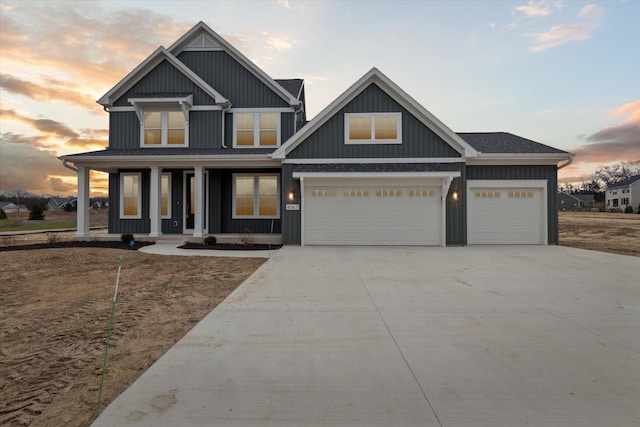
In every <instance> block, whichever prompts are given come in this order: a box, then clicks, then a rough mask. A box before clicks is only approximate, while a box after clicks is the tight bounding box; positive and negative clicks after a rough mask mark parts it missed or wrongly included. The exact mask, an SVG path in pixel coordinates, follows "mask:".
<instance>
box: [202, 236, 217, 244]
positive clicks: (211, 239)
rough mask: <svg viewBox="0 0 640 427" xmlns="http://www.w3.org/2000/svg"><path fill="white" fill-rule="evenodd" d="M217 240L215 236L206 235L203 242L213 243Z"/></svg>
mask: <svg viewBox="0 0 640 427" xmlns="http://www.w3.org/2000/svg"><path fill="white" fill-rule="evenodd" d="M217 241H218V240H217V239H216V236H207V237H205V239H204V244H205V245H215V244H216V242H217Z"/></svg>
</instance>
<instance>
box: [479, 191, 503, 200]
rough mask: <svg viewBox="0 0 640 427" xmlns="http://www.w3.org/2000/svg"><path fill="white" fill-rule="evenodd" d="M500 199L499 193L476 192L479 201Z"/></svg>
mask: <svg viewBox="0 0 640 427" xmlns="http://www.w3.org/2000/svg"><path fill="white" fill-rule="evenodd" d="M498 197H500V192H499V191H476V198H479V199H487V198H489V199H494V198H498Z"/></svg>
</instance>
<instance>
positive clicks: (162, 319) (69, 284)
mask: <svg viewBox="0 0 640 427" xmlns="http://www.w3.org/2000/svg"><path fill="white" fill-rule="evenodd" d="M120 255H123V256H124V258H123V264H122V272H121V276H120V288H119V291H118V300H117V304H116V311H115V320H114V324H113V335H112V339H111V348H110V350H109V358H108V368H107V374H106V378H105V384H104V391H103V404H102V409H104V408H105V407H106V405H108V404H109V403H110V402H111V401H112V400H113V399H114V398H115V397H116V396H118V395H119V394H120V393H122V391H124V390H125V388H126V387H127V386H128V385H129V384H131V383H132V382H133V381H134V380H135V379H136V378H138V377H139V376H140V375H141V374H142V373H143V372H144V371H145V370H146V369H147V368H148V367H149V366H150V365H151V364H152V363H153V362H154V361H155V360H157V359H158V358H159V357H160V356H161V355H162V354H164V353H165V352H166V351H167V350H168V349H169V348H170V347H171V346H172V345H173V344H174V343H175V342H177V341H178V340H179V339H180V338H181V337H182V336H183V335H184V334H185V333H186V332H187V331H189V330H190V329H191V328H192V327H193V326H194V325H195V324H196V323H197V322H198V321H199V320H200V319H202V318H203V317H204V316H205V315H206V314H207V313H209V312H210V311H211V310H212V309H213V308H214V307H215V306H216V305H218V304H219V303H220V302H221V301H222V300H223V299H224V298H225V297H226V296H227V295H228V294H229V293H231V292H232V291H233V290H234V289H235V288H236V287H237V286H238V285H239V284H240V283H242V282H243V281H244V280H245V278H247V277H248V276H249V275H250V274H251V273H252V272H254V271H255V270H256V269H257V268H258V267H259V266H260V265H261V264H262V263H263V262H264V259H256V258H209V257H166V256H160V255H149V254H144V253H141V252H137V251H131V250H119V249H102V248H71V249H39V250H27V251H9V252H2V253H0V256H1V257H2V262H1V263H0V304H1V306H2V310H0V343H1V345H0V425H3V426H4V425H8V426H52V425H74V426H86V425H89V424H90V423H91V422H92V421H93V419H94V417H95V412H96V405H97V401H98V387H99V385H100V373H101V370H102V363H103V357H104V349H105V345H104V343H105V340H106V337H107V329H108V324H109V314H110V312H111V302H112V298H113V291H114V286H115V280H116V273H117V267H118V257H119V256H120Z"/></svg>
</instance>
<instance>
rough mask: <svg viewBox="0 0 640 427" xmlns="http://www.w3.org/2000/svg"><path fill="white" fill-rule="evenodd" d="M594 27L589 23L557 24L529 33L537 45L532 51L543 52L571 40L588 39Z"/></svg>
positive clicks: (532, 47)
mask: <svg viewBox="0 0 640 427" xmlns="http://www.w3.org/2000/svg"><path fill="white" fill-rule="evenodd" d="M592 30H593V28H591V27H590V26H587V25H579V24H576V25H556V26H554V27H551V29H550V30H549V31H547V32H544V33H529V34H527V35H528V36H529V37H531V38H533V40H534V42H535V45H534V46H531V47H530V48H529V50H530V51H531V52H536V53H537V52H542V51H545V50H547V49H551V48H553V47H556V46H560V45H563V44H565V43H568V42H570V41H576V40H586V39H588V38H590V37H591V31H592Z"/></svg>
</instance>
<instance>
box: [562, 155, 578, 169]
mask: <svg viewBox="0 0 640 427" xmlns="http://www.w3.org/2000/svg"><path fill="white" fill-rule="evenodd" d="M573 156H574V155H573V154H572V155H571V157H569V160H567V161H566V162H565V163H563V164H561V165H560V166H558V170H560V169H562V168H564V167H567V166H569V165H570V164H571V163H573Z"/></svg>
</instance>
